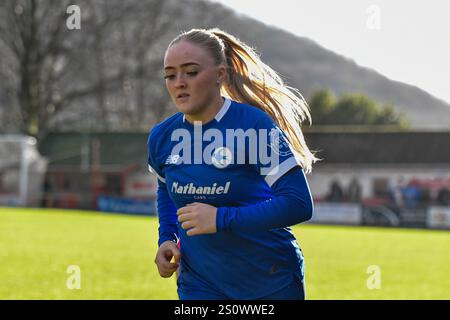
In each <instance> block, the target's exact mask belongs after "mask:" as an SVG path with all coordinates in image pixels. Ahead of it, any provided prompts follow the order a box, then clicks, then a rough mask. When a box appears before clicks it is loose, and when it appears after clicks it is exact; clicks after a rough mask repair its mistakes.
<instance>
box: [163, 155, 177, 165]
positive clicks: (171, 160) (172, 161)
mask: <svg viewBox="0 0 450 320" xmlns="http://www.w3.org/2000/svg"><path fill="white" fill-rule="evenodd" d="M179 160H180V156H179V155H178V154H171V155H170V156H168V157H167V160H166V164H178V161H179Z"/></svg>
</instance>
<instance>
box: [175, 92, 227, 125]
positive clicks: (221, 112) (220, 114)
mask: <svg viewBox="0 0 450 320" xmlns="http://www.w3.org/2000/svg"><path fill="white" fill-rule="evenodd" d="M224 99H225V101H224V102H223V105H222V107H220V110H219V112H217V114H216V116H215V117H214V119H216V121H217V122H219V121H220V120H221V119H222V118H223V116H224V115H225V113H227V111H228V109H229V108H230V106H231V100H230V99H228V98H225V97H224ZM185 121H186V116H185V115H183V122H185Z"/></svg>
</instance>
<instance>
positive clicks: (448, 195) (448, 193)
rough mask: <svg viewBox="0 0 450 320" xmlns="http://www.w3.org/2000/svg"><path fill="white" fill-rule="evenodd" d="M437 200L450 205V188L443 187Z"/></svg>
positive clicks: (439, 202) (443, 204) (441, 203)
mask: <svg viewBox="0 0 450 320" xmlns="http://www.w3.org/2000/svg"><path fill="white" fill-rule="evenodd" d="M437 202H438V204H439V205H441V206H450V190H449V189H448V188H447V187H442V188H441V189H440V190H439V193H438V195H437Z"/></svg>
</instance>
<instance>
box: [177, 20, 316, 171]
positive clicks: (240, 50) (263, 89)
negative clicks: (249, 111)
mask: <svg viewBox="0 0 450 320" xmlns="http://www.w3.org/2000/svg"><path fill="white" fill-rule="evenodd" d="M181 40H186V41H191V42H193V43H196V44H199V45H201V46H203V47H204V48H205V49H206V50H208V51H209V52H210V53H211V54H212V56H213V58H214V60H215V62H216V64H217V65H219V64H221V63H223V64H224V65H226V66H227V69H228V81H227V82H226V83H225V84H224V85H223V86H222V89H221V90H222V92H221V93H222V95H224V96H227V97H229V98H230V99H232V100H235V101H238V102H243V103H247V104H250V105H253V106H255V107H257V108H259V109H261V110H263V111H264V112H266V113H267V114H268V115H269V116H270V117H271V118H272V119H273V120H274V121H275V122H276V123H277V125H278V126H279V127H280V128H281V129H282V130H283V132H284V133H285V134H286V137H287V139H288V141H289V143H290V144H291V147H292V149H293V150H294V152H295V154H296V157H297V159H298V160H299V161H300V163H301V164H302V167H303V169H304V170H305V172H306V173H309V172H311V170H312V164H313V163H314V162H316V161H317V160H318V159H317V158H316V157H315V156H314V154H313V153H312V152H311V151H310V150H309V148H308V146H307V145H306V142H305V139H304V136H303V133H302V130H301V126H300V124H301V123H302V122H304V121H305V120H308V121H309V122H310V123H311V122H312V120H311V115H310V112H309V109H308V105H307V103H306V101H305V99H304V98H303V96H302V95H301V93H300V92H299V91H298V90H297V89H295V88H293V87H289V86H287V85H285V84H284V82H283V80H282V79H281V78H280V76H279V75H278V74H277V73H276V72H275V71H274V70H273V69H272V68H270V67H269V66H268V65H266V64H264V63H263V62H262V61H261V59H260V58H259V56H258V55H257V54H256V52H255V51H254V50H253V49H252V48H251V47H249V46H248V45H246V44H245V43H243V42H242V41H240V40H239V39H237V38H236V37H234V36H232V35H230V34H229V33H227V32H225V31H223V30H220V29H218V28H214V29H209V30H205V29H192V30H190V31H188V32H184V33H182V34H180V35H179V36H178V37H177V38H175V39H174V40H173V41H172V42H171V44H170V45H169V47H170V46H171V45H172V44H174V43H176V42H179V41H181Z"/></svg>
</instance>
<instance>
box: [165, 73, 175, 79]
mask: <svg viewBox="0 0 450 320" xmlns="http://www.w3.org/2000/svg"><path fill="white" fill-rule="evenodd" d="M174 78H175V76H174V75H173V74H166V75H165V76H164V79H174Z"/></svg>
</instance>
